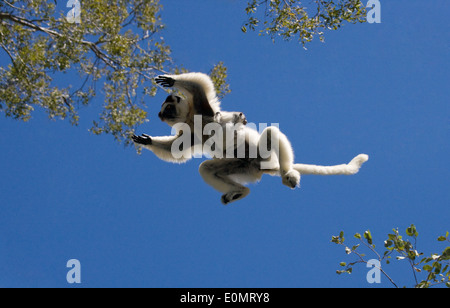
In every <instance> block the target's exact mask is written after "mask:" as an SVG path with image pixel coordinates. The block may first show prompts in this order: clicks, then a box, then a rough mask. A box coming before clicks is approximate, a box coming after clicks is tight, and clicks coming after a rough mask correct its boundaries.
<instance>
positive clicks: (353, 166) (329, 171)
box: [294, 154, 369, 175]
mask: <svg viewBox="0 0 450 308" xmlns="http://www.w3.org/2000/svg"><path fill="white" fill-rule="evenodd" d="M367 160H369V156H368V155H366V154H359V155H358V156H356V157H355V158H353V159H352V160H351V161H350V162H349V163H348V164H342V165H335V166H316V165H307V164H294V169H295V170H297V171H298V172H300V174H301V175H303V174H316V175H341V174H343V175H352V174H355V173H357V172H358V171H359V168H361V166H362V164H363V163H365V162H366V161H367Z"/></svg>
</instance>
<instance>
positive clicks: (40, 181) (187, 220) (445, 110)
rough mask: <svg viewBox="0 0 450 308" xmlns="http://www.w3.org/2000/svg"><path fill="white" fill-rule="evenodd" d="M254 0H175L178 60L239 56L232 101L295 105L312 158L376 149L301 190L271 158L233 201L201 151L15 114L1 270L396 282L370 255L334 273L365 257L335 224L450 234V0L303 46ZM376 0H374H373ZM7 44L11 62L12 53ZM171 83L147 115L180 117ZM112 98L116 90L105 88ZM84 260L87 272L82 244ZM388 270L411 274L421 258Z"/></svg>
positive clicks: (300, 142) (1, 213) (152, 130)
mask: <svg viewBox="0 0 450 308" xmlns="http://www.w3.org/2000/svg"><path fill="white" fill-rule="evenodd" d="M243 2H244V1H237V0H235V1H231V0H218V1H162V3H163V5H164V11H163V15H162V16H163V20H164V22H165V23H166V25H167V29H166V30H165V32H164V34H163V35H164V37H165V39H166V41H167V43H168V44H169V45H170V46H171V47H172V50H173V57H174V59H175V61H176V63H177V64H182V65H183V66H184V67H186V68H187V69H189V70H190V71H201V72H208V71H209V70H210V69H211V67H212V66H213V65H214V64H215V63H217V62H219V61H224V63H225V65H226V66H227V67H228V73H229V83H230V85H231V89H232V93H231V94H229V95H228V96H226V97H225V98H224V100H223V101H222V106H223V108H224V109H225V110H239V111H242V112H244V113H245V114H246V116H247V119H248V120H249V121H251V122H255V123H279V125H280V129H281V130H282V131H283V132H284V133H285V134H286V135H287V136H288V137H289V138H290V140H291V142H292V144H293V147H294V150H295V154H296V161H297V162H301V163H314V164H340V163H345V162H348V161H349V160H350V159H351V158H353V157H354V156H355V155H357V154H359V153H366V154H369V156H370V160H369V161H368V162H367V163H366V164H365V165H364V166H363V167H362V169H361V170H360V173H358V174H357V175H354V176H348V177H347V176H336V177H318V176H316V177H315V176H304V177H302V182H301V188H300V189H296V190H290V189H288V188H287V187H285V186H284V185H282V184H281V179H280V178H276V177H270V176H264V177H263V179H262V181H261V182H260V183H258V184H253V185H251V186H250V188H251V193H250V195H249V196H248V197H246V198H245V199H243V200H241V201H238V202H236V203H233V204H231V205H229V206H223V205H222V204H221V203H220V193H218V192H216V191H214V190H213V189H212V188H211V187H209V186H208V185H207V184H205V183H204V182H203V181H202V178H201V177H200V175H199V174H198V166H199V164H200V163H201V161H202V159H193V160H191V161H189V162H188V163H186V164H182V165H177V164H169V163H166V162H163V161H161V160H159V159H157V158H156V157H155V156H154V155H153V154H152V153H151V152H148V151H143V153H142V155H137V154H136V152H135V150H134V149H133V148H124V147H123V146H121V145H119V144H117V143H115V142H114V140H113V138H112V137H110V136H94V135H92V134H90V133H89V132H88V131H87V130H88V128H89V127H90V123H89V122H88V121H87V120H86V121H84V120H83V116H84V119H90V118H92V117H95V112H97V110H94V108H87V109H84V110H82V111H81V114H80V115H81V116H82V121H81V122H80V126H78V127H72V126H70V124H69V123H68V122H63V121H50V120H48V119H47V118H46V116H45V114H43V113H42V112H40V111H37V112H36V113H35V114H34V118H33V119H32V120H31V121H30V122H27V123H22V122H17V121H14V120H12V119H9V118H5V117H2V119H1V120H0V132H1V133H0V146H1V151H0V170H1V174H2V176H1V177H0V204H1V205H0V287H77V286H81V287H379V286H382V287H383V286H384V287H390V286H391V285H390V283H389V282H388V281H387V279H385V277H382V278H381V284H379V285H370V284H368V283H367V281H366V273H367V271H368V269H366V268H365V267H364V266H359V267H355V268H354V271H353V274H352V275H341V276H338V275H336V273H335V271H336V270H337V269H339V262H341V261H346V262H351V261H353V260H355V259H353V258H352V256H347V255H345V253H344V250H343V248H342V247H339V246H336V245H335V244H332V243H331V242H330V240H331V236H332V235H337V234H338V233H339V231H340V230H344V231H345V233H346V238H347V240H348V241H349V242H351V243H356V240H354V241H353V237H352V235H353V234H354V233H356V232H359V233H363V232H364V231H365V230H367V229H370V231H371V233H372V235H373V237H374V243H375V244H376V245H377V247H380V250H381V248H382V246H383V241H384V240H385V239H386V238H387V233H389V232H391V230H392V228H397V227H398V228H399V230H400V231H401V232H403V233H404V230H405V229H406V227H408V226H409V225H410V224H411V223H414V224H415V225H416V226H417V228H418V232H419V240H418V250H419V251H423V252H424V253H425V254H427V255H429V254H431V253H439V252H441V251H442V250H443V248H444V247H445V245H444V244H442V243H438V242H437V241H436V238H437V237H438V236H440V235H442V234H444V233H445V231H447V230H449V229H450V225H449V216H450V215H449V214H450V210H449V203H450V202H449V201H450V198H449V197H450V194H449V190H448V184H449V181H448V174H449V171H450V170H449V164H448V157H449V144H448V140H449V115H450V113H449V99H448V97H449V88H448V87H449V81H450V80H449V75H448V74H449V73H448V72H449V70H450V65H449V53H450V35H449V33H448V16H449V14H450V5H449V3H448V1H446V0H434V1H426V0H422V1H419V0H410V1H406V0H403V1H386V0H384V1H381V4H382V23H381V24H363V25H345V26H344V27H343V28H342V29H340V30H339V31H335V32H328V33H326V37H325V43H320V42H319V41H318V40H316V41H315V42H313V43H311V44H309V45H308V46H307V47H308V50H304V49H303V48H302V47H301V46H300V45H298V44H296V43H295V42H283V41H281V40H280V41H277V42H276V43H275V44H274V43H272V41H271V40H270V39H269V38H267V37H259V36H258V35H257V34H256V33H252V32H249V33H247V34H243V33H242V32H241V31H240V27H241V26H242V24H243V22H244V20H245V13H244V12H243V8H244V3H243ZM363 2H364V1H363ZM6 61H7V59H6V58H5V56H4V55H3V54H2V55H1V60H0V64H1V65H2V66H4V65H6V64H7V62H6ZM164 97H165V93H159V94H158V95H157V96H156V97H154V98H150V97H149V98H148V111H149V120H150V121H149V122H148V123H146V124H145V125H142V126H141V127H140V128H139V130H138V133H144V132H145V133H147V134H149V135H153V136H156V135H168V134H170V128H169V127H168V126H166V125H165V124H164V123H162V122H160V121H159V119H158V118H157V113H158V111H159V108H160V105H161V102H162V100H163V99H164ZM96 103H97V104H101V101H98V102H96ZM69 259H78V260H79V261H80V263H81V281H82V283H81V284H80V285H69V284H68V283H67V282H66V273H67V271H68V270H69V269H68V268H66V262H67V261H68V260H69ZM385 270H386V271H387V272H388V273H389V274H390V276H391V277H392V278H393V279H394V280H395V281H396V283H397V284H399V285H407V286H411V285H412V283H413V277H412V273H411V272H410V269H409V266H408V265H407V264H406V263H402V262H400V261H398V262H393V264H390V265H387V266H386V267H385Z"/></svg>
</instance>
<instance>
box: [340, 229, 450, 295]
mask: <svg viewBox="0 0 450 308" xmlns="http://www.w3.org/2000/svg"><path fill="white" fill-rule="evenodd" d="M392 231H393V233H390V234H388V238H387V239H386V240H385V241H384V247H385V249H386V250H385V251H384V252H383V253H382V254H380V253H379V252H378V251H377V250H376V249H375V245H374V244H373V239H372V234H371V233H370V231H369V230H367V231H365V232H364V234H363V236H361V234H359V233H356V234H355V235H354V237H355V238H356V239H358V240H359V244H356V245H353V246H352V247H351V248H350V247H348V246H346V244H344V243H345V238H344V232H343V231H341V232H340V233H339V235H338V236H332V239H331V242H333V243H335V244H338V245H341V246H344V247H345V252H346V254H347V255H350V254H354V255H355V256H357V260H355V261H353V262H351V263H349V264H347V263H346V262H341V263H340V266H341V267H343V268H344V269H342V270H337V271H336V273H337V274H342V273H348V274H351V273H352V271H353V266H354V265H356V264H359V263H364V264H367V263H368V262H369V260H366V259H365V256H366V255H365V254H364V253H361V252H360V250H358V248H359V247H360V245H361V244H363V246H365V247H366V248H367V249H368V250H369V251H370V252H371V253H372V254H373V255H374V256H375V258H376V259H377V260H378V261H379V263H380V264H381V263H382V262H385V263H386V264H390V260H391V259H392V256H395V258H396V260H407V261H408V263H409V265H410V268H411V271H412V273H413V277H414V281H415V284H414V286H415V287H416V288H428V287H432V286H437V285H440V284H445V285H446V286H447V287H450V270H449V260H450V247H446V248H445V249H444V250H443V252H442V253H441V254H431V256H430V257H422V256H423V253H419V252H418V251H417V237H418V235H419V233H418V232H417V229H416V227H415V226H414V225H411V226H410V227H408V228H407V229H406V235H407V236H408V238H407V239H403V237H402V236H401V235H400V233H399V232H398V229H393V230H392ZM363 238H364V239H363ZM437 240H438V241H440V242H443V241H447V242H450V241H449V233H448V232H447V233H446V234H445V235H443V236H440V237H438V239H437ZM420 257H421V258H420ZM379 270H380V272H381V273H383V275H384V276H385V277H386V278H388V280H389V281H390V282H391V283H392V285H393V286H395V287H398V286H397V284H396V283H395V282H394V280H393V279H392V278H391V277H390V276H389V275H388V274H387V272H386V271H385V270H384V268H383V267H381V266H380V267H379ZM419 274H422V275H425V276H424V278H423V279H422V280H419V277H418V275H419Z"/></svg>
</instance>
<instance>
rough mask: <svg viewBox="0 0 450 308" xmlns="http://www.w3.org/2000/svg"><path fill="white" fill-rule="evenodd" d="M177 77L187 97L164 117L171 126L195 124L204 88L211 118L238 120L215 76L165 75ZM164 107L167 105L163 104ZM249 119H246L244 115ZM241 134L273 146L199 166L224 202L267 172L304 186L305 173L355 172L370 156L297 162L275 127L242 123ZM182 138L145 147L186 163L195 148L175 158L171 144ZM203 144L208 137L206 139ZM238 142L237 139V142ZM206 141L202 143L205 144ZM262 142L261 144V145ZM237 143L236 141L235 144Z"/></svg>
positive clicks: (251, 142) (155, 139)
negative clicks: (226, 107)
mask: <svg viewBox="0 0 450 308" xmlns="http://www.w3.org/2000/svg"><path fill="white" fill-rule="evenodd" d="M165 76H167V77H170V78H173V79H174V80H175V84H174V87H175V88H177V89H179V90H181V91H182V92H183V93H184V94H185V96H186V100H182V101H180V102H179V103H178V104H176V105H175V106H176V108H177V111H178V114H179V116H177V118H176V119H173V120H170V121H169V120H164V121H165V122H167V123H168V124H169V125H170V126H173V125H174V124H176V123H186V124H188V125H189V127H193V117H194V116H193V115H194V114H193V112H192V108H194V107H193V106H194V104H193V97H194V95H193V94H192V93H194V92H195V91H197V93H198V90H199V89H200V90H203V92H204V94H205V95H206V97H207V100H208V102H209V104H210V106H211V109H212V110H213V111H214V113H222V115H220V114H219V115H216V116H215V117H210V118H214V119H211V120H210V121H216V122H218V123H219V124H221V125H222V126H223V128H224V130H226V129H227V128H226V125H225V124H227V123H230V122H233V121H236V119H239V117H236V116H235V115H232V113H225V112H223V111H221V110H220V101H219V100H218V99H217V96H216V92H215V90H214V85H213V83H212V81H211V79H210V78H209V77H208V76H207V75H205V74H202V73H187V74H181V75H165ZM163 108H164V105H163ZM244 119H245V118H244ZM240 125H241V127H242V128H241V129H240V130H239V132H238V133H239V134H241V135H242V134H243V135H244V136H245V141H246V142H247V144H248V145H249V147H250V148H257V147H258V146H260V145H261V147H262V148H264V147H265V148H266V149H267V144H269V145H271V151H270V152H269V153H268V156H267V157H265V156H264V155H263V153H262V151H258V155H259V156H258V157H256V158H254V157H252V156H251V155H249V156H247V158H246V159H240V158H223V159H219V158H213V159H211V160H207V161H205V162H203V163H202V164H201V165H200V167H199V172H200V175H201V176H202V178H203V179H204V180H205V182H206V183H208V184H209V185H211V186H212V187H213V188H214V189H216V190H218V191H219V192H222V193H223V195H222V198H221V201H222V203H224V204H228V203H230V202H234V201H237V200H240V199H242V198H244V197H245V196H247V195H248V194H249V193H250V190H249V189H248V188H247V187H245V186H244V185H243V184H245V183H249V182H256V181H259V180H260V179H261V177H262V175H263V174H264V173H266V174H270V175H278V176H281V178H282V183H283V184H284V185H286V186H288V187H290V188H292V189H293V188H295V187H299V186H300V175H301V174H316V175H351V174H355V173H357V172H358V171H359V169H360V168H361V166H362V164H363V163H364V162H366V161H367V160H368V159H369V157H368V155H366V154H360V155H358V156H356V157H355V158H353V159H352V160H351V161H350V162H349V163H348V164H342V165H336V166H316V165H308V164H295V163H294V151H293V149H292V146H291V143H290V141H289V139H288V138H287V137H286V136H285V135H284V134H283V133H282V132H281V131H280V130H279V129H278V128H277V127H274V126H271V127H267V128H266V129H265V130H264V131H263V132H262V133H261V134H259V133H258V132H257V131H256V130H254V129H252V128H250V127H249V126H244V125H242V123H240ZM179 137H180V131H177V135H176V136H168V137H153V138H152V144H151V145H144V147H145V148H147V149H149V150H151V151H153V152H154V153H155V155H157V156H158V157H159V158H161V159H163V160H165V161H169V162H184V161H186V160H188V159H190V158H191V157H192V155H193V153H194V152H193V149H192V148H190V149H186V150H185V151H186V152H187V153H188V154H187V155H186V156H185V157H184V158H182V159H178V158H175V157H174V156H173V155H172V153H171V147H172V144H173V142H174V141H176V140H177V139H178V138H179ZM198 137H200V138H201V137H202V136H198ZM202 141H203V143H204V142H205V140H203V139H202ZM235 142H236V141H235ZM203 143H202V145H203ZM260 143H261V144H260ZM234 146H236V144H235V145H234Z"/></svg>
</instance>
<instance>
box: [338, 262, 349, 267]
mask: <svg viewBox="0 0 450 308" xmlns="http://www.w3.org/2000/svg"><path fill="white" fill-rule="evenodd" d="M339 265H340V266H346V265H347V263H345V262H341V263H339Z"/></svg>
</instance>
